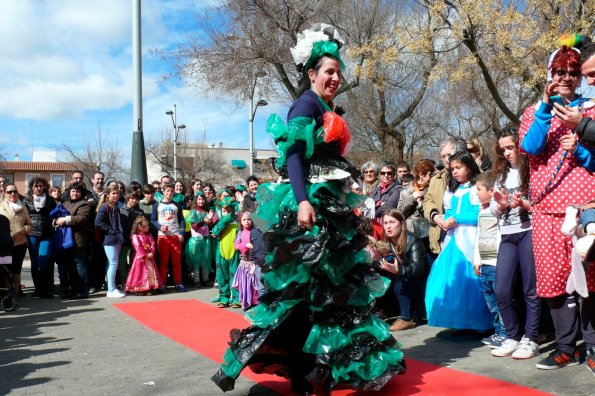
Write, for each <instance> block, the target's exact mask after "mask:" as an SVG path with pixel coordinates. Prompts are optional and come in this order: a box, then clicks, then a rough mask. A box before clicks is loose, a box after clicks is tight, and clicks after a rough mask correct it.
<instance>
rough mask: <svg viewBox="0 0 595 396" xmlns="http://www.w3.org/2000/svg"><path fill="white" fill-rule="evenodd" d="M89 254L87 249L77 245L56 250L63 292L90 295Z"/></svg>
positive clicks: (82, 295)
mask: <svg viewBox="0 0 595 396" xmlns="http://www.w3.org/2000/svg"><path fill="white" fill-rule="evenodd" d="M88 255H89V252H88V251H87V249H85V248H82V247H76V246H75V247H72V248H69V249H65V250H57V251H56V260H57V262H58V269H59V274H60V288H61V289H62V293H63V294H65V295H70V296H78V297H87V296H88V295H89V277H88V268H87V262H88Z"/></svg>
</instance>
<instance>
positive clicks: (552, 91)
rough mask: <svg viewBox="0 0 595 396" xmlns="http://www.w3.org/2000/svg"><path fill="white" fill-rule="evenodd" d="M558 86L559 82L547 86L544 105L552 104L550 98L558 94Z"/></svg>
mask: <svg viewBox="0 0 595 396" xmlns="http://www.w3.org/2000/svg"><path fill="white" fill-rule="evenodd" d="M558 85H560V84H559V83H557V82H551V83H549V84H546V85H545V91H544V92H543V100H542V101H543V103H547V104H551V102H550V96H554V95H557V94H558Z"/></svg>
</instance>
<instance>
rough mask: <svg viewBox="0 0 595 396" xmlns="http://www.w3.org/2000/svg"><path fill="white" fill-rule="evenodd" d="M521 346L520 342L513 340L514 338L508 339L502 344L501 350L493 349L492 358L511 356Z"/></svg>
mask: <svg viewBox="0 0 595 396" xmlns="http://www.w3.org/2000/svg"><path fill="white" fill-rule="evenodd" d="M518 346H519V342H518V341H515V340H513V339H512V338H507V339H505V340H504V342H503V343H502V346H500V347H499V348H495V349H492V356H496V357H506V356H510V355H512V354H513V353H514V351H516V349H517V347H518Z"/></svg>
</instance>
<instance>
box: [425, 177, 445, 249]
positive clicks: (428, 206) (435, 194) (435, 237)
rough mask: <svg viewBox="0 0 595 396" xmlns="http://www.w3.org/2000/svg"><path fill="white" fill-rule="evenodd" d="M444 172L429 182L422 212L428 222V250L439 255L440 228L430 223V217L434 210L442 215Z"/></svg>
mask: <svg viewBox="0 0 595 396" xmlns="http://www.w3.org/2000/svg"><path fill="white" fill-rule="evenodd" d="M446 177H447V173H446V170H445V169H443V170H441V171H440V172H438V173H437V174H435V175H434V176H433V177H432V179H431V180H430V186H429V187H428V192H427V193H426V196H425V197H424V203H423V210H424V217H425V218H426V219H427V220H428V221H429V222H430V232H429V238H430V249H431V250H432V253H434V254H438V253H440V250H441V248H440V231H441V228H440V227H438V225H437V224H436V223H435V222H433V221H432V219H431V218H430V215H431V214H432V211H434V210H436V211H437V212H438V213H439V214H444V207H443V206H442V200H443V198H444V192H445V191H446Z"/></svg>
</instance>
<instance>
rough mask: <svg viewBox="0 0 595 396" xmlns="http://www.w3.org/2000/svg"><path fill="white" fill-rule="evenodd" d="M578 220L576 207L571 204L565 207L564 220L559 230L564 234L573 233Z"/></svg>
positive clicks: (570, 234)
mask: <svg viewBox="0 0 595 396" xmlns="http://www.w3.org/2000/svg"><path fill="white" fill-rule="evenodd" d="M579 221H580V220H579V218H578V209H577V208H576V207H574V206H572V205H570V206H568V207H567V208H566V216H565V217H564V222H563V223H562V227H560V231H562V234H564V235H566V236H572V235H574V232H575V231H576V227H577V225H578V224H579Z"/></svg>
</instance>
